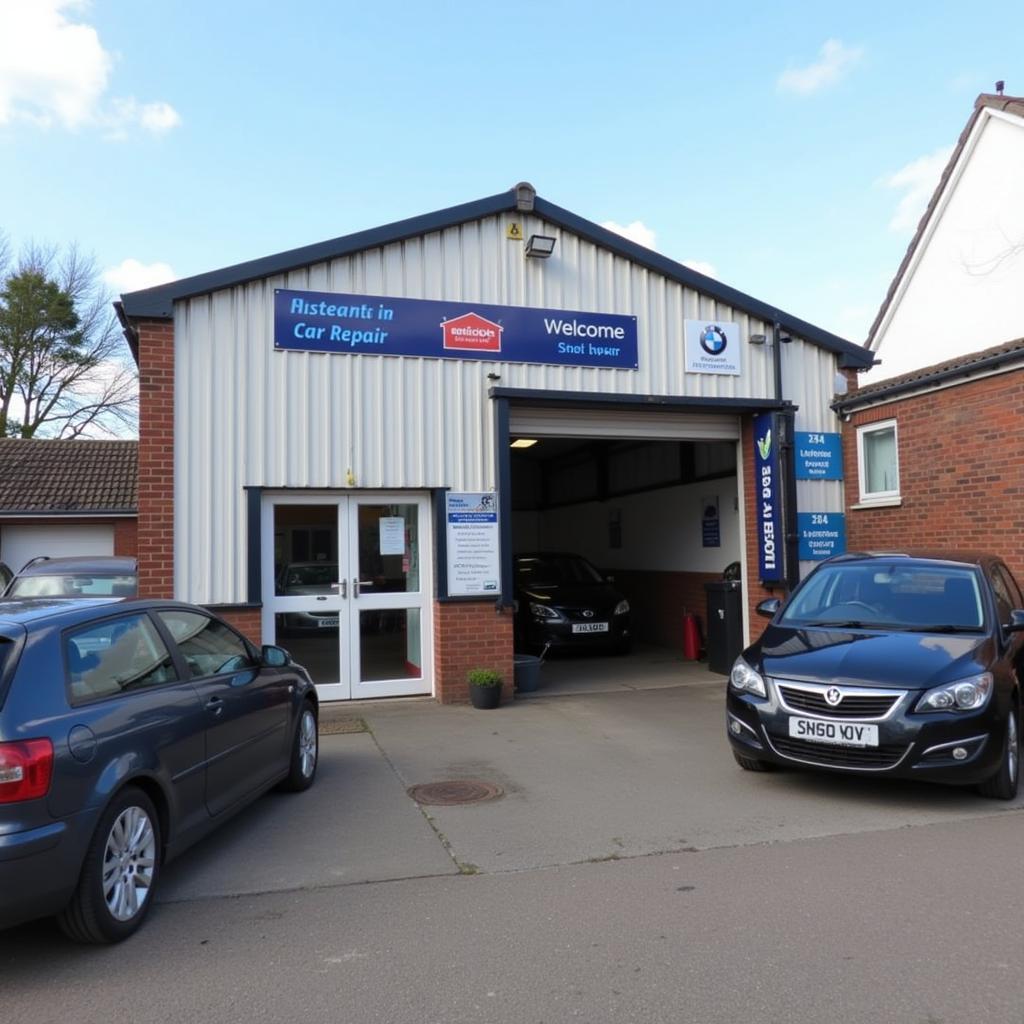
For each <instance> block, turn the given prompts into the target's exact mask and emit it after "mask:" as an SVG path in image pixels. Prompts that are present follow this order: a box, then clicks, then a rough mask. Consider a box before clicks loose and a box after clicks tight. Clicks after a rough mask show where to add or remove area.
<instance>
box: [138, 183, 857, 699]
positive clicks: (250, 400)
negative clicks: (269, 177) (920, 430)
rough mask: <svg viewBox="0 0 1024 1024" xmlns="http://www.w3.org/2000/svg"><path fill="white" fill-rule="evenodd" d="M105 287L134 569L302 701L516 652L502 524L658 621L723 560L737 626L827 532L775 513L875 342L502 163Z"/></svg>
mask: <svg viewBox="0 0 1024 1024" xmlns="http://www.w3.org/2000/svg"><path fill="white" fill-rule="evenodd" d="M118 309H119V313H120V315H121V318H122V322H123V324H124V326H125V330H126V334H127V336H128V339H129V343H130V344H131V346H132V348H133V352H134V353H135V355H136V358H137V360H138V364H139V371H140V405H141V407H140V432H139V434H140V436H139V573H140V589H141V592H142V593H143V594H146V595H150V596H165V597H171V596H174V597H177V598H180V599H184V600H188V601H194V602H198V603H202V604H206V605H210V606H214V607H216V608H217V609H218V610H219V611H220V612H221V613H222V614H224V615H225V617H226V618H228V619H229V620H230V621H233V622H234V623H235V624H236V625H237V626H238V627H239V628H241V629H242V630H243V631H245V632H246V633H247V634H248V635H249V636H250V637H252V638H253V639H254V640H257V641H260V640H262V641H263V642H265V643H270V642H275V641H279V642H281V643H283V644H284V645H285V646H287V647H289V649H291V650H292V651H293V652H294V653H295V654H296V656H297V657H299V659H300V660H302V661H304V662H305V663H307V664H308V665H309V666H310V667H311V668H312V670H313V672H314V675H315V677H316V680H317V683H318V685H319V687H320V692H321V695H322V696H323V697H324V698H325V699H342V700H344V699H353V698H364V697H378V696H400V695H406V694H432V695H434V696H436V697H437V698H438V699H439V700H442V701H457V700H462V699H465V696H466V683H465V674H466V671H467V669H469V668H470V667H474V666H487V667H494V668H497V669H498V670H499V671H501V672H502V674H503V675H504V676H505V677H506V678H511V675H512V672H511V669H512V655H513V635H514V631H515V630H514V616H513V611H512V609H513V605H514V602H515V580H514V565H515V562H514V557H515V555H516V553H517V552H522V551H572V552H575V553H578V554H580V555H583V556H586V557H588V558H589V559H590V561H591V562H593V563H594V564H595V565H596V566H598V567H599V569H600V570H601V571H602V572H603V573H611V574H613V575H614V576H615V579H616V586H618V587H620V588H621V589H622V590H623V591H624V592H625V593H627V596H628V597H629V598H630V601H631V603H632V604H633V606H634V609H635V611H634V613H633V620H634V623H635V625H636V628H637V629H638V630H639V631H641V632H642V633H643V639H646V640H647V641H648V642H654V643H661V644H675V643H677V642H678V639H679V636H680V630H681V619H682V613H683V610H684V609H690V610H691V611H696V612H698V614H699V615H700V616H701V617H702V618H703V617H705V603H704V592H703V584H704V583H705V582H706V581H708V580H709V579H714V578H720V576H721V572H722V570H723V569H724V568H725V566H726V565H728V564H729V563H730V562H739V563H740V575H741V579H742V584H741V585H742V619H743V623H742V629H743V632H744V635H745V636H746V637H749V636H750V634H751V631H752V630H753V629H756V628H757V626H756V625H755V623H754V622H752V620H751V612H752V608H753V606H754V605H755V604H756V603H757V602H758V601H759V600H761V599H762V598H763V597H765V596H767V594H768V593H770V592H771V591H772V590H778V588H784V587H785V586H787V584H792V583H793V582H794V581H795V580H796V578H797V577H798V575H799V573H800V571H801V566H802V567H803V569H804V570H806V568H807V567H808V566H809V565H810V564H811V562H810V560H809V559H810V558H817V557H823V554H822V552H823V551H824V550H825V548H827V545H825V547H823V546H822V544H821V543H820V542H819V544H818V546H817V547H816V548H814V549H813V550H811V548H810V547H808V546H807V544H805V542H804V540H800V538H799V537H798V533H799V531H800V529H801V527H800V525H799V524H800V522H801V520H800V519H799V518H798V516H801V515H814V516H817V517H819V520H820V518H821V517H825V520H826V522H831V523H833V524H836V523H839V522H840V521H841V519H842V512H843V508H844V497H843V485H842V480H841V478H840V477H841V470H839V475H838V476H837V472H836V470H837V469H838V466H837V465H833V464H832V463H831V462H830V456H829V453H830V451H831V450H832V448H833V447H834V448H835V449H836V450H838V437H839V434H838V431H839V421H838V419H837V417H836V414H835V412H833V410H832V409H831V408H830V403H831V401H832V399H833V396H834V393H835V391H836V390H837V389H838V390H842V389H843V387H844V380H845V375H846V374H849V373H853V372H854V371H856V370H858V369H863V368H865V367H867V366H868V365H870V363H871V360H872V356H871V354H870V353H869V352H867V351H866V350H865V349H863V348H861V347H860V346H857V345H854V344H851V343H850V342H847V341H845V340H844V339H842V338H839V337H837V336H835V335H833V334H830V333H829V332H827V331H824V330H821V329H820V328H817V327H815V326H813V325H812V324H809V323H806V322H804V321H802V320H800V319H798V318H796V317H794V316H791V315H789V314H787V313H784V312H782V311H780V310H778V309H776V308H774V307H773V306H771V305H770V304H768V303H765V302H762V301H759V300H757V299H755V298H753V297H751V296H749V295H745V294H743V293H741V292H739V291H737V290H736V289H733V288H729V287H727V286H726V285H723V284H721V283H720V282H718V281H716V280H714V279H712V278H709V277H706V276H704V275H701V274H699V273H697V272H695V271H693V270H690V269H688V268H686V267H684V266H682V265H681V264H678V263H675V262H673V261H672V260H669V259H667V258H665V257H664V256H661V255H659V254H658V253H655V252H653V251H651V250H649V249H645V248H643V247H642V246H639V245H636V244H634V243H632V242H630V241H628V240H626V239H625V238H622V237H620V236H619V235H616V234H614V233H612V232H610V231H608V230H606V229H604V228H601V227H599V226H598V225H597V224H594V223H592V222H590V221H587V220H585V219H583V218H581V217H579V216H578V215H576V214H574V213H572V212H570V211H568V210H566V209H563V208H561V207H558V206H556V205H554V204H553V203H551V202H548V201H546V200H544V199H542V198H541V197H539V196H537V195H536V193H535V191H534V189H533V188H532V187H531V186H530V185H528V184H525V183H523V184H520V185H518V186H516V187H515V188H513V189H511V190H509V191H507V192H502V193H499V194H497V195H494V196H490V197H488V198H485V199H482V200H478V201H475V202H470V203H466V204H464V205H461V206H457V207H453V208H450V209H447V210H442V211H439V212H436V213H432V214H427V215H424V216H421V217H415V218H412V219H410V220H406V221H402V222H399V223H395V224H390V225H387V226H385V227H381V228H377V229H373V230H369V231H364V232H360V233H358V234H354V235H349V236H346V237H343V238H339V239H335V240H332V241H329V242H324V243H320V244H316V245H311V246H308V247H305V248H301V249H297V250H293V251H290V252H286V253H281V254H278V255H275V256H269V257H265V258H262V259H257V260H253V261H252V262H249V263H245V264H240V265H238V266H235V267H229V268H226V269H224V270H218V271H214V272H211V273H207V274H202V275H199V276H197V277H193V278H188V279H185V280H180V281H175V282H173V283H171V284H167V285H162V286H160V287H157V288H151V289H147V290H145V291H140V292H134V293H131V294H127V295H124V296H122V298H121V302H120V303H119V304H118ZM804 441H806V442H808V443H809V444H810V451H811V453H812V454H813V453H814V452H817V454H818V455H820V456H822V460H823V461H822V460H819V462H820V464H821V465H824V466H825V469H823V470H821V471H820V472H817V474H816V473H815V471H814V470H813V468H812V469H811V470H810V471H809V473H810V475H808V473H807V472H804V473H800V471H799V470H800V466H801V465H803V466H804V469H805V470H806V469H807V467H808V466H810V465H811V463H812V462H813V461H814V460H813V459H810V458H807V457H805V456H806V452H804V453H801V446H803V447H804V448H807V445H806V444H803V442H804ZM819 449H820V450H819ZM801 460H802V462H801ZM816 475H817V478H815V477H816ZM797 476H801V477H803V478H802V479H797ZM831 517H835V518H831ZM817 532H818V533H822V532H826V533H827V532H828V530H825V531H817ZM834 532H835V534H836V536H834V537H833V538H832V540H833V549H835V544H841V537H840V536H839V534H840V533H841V530H836V531H834ZM805 539H806V538H805ZM808 543H809V542H808ZM801 556H803V557H802V558H801Z"/></svg>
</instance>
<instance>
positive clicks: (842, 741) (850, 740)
mask: <svg viewBox="0 0 1024 1024" xmlns="http://www.w3.org/2000/svg"><path fill="white" fill-rule="evenodd" d="M789 735H790V736H791V737H793V739H798V740H810V741H811V742H812V743H831V744H834V745H835V746H837V747H877V746H878V726H877V725H862V724H860V723H859V722H823V721H821V720H820V719H818V718H791V719H790V720H789Z"/></svg>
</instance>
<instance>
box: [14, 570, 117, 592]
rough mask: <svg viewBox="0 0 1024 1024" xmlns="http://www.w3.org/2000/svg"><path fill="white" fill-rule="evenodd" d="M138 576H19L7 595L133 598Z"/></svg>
mask: <svg viewBox="0 0 1024 1024" xmlns="http://www.w3.org/2000/svg"><path fill="white" fill-rule="evenodd" d="M135 589H136V587H135V576H133V575H124V576H103V575H100V574H96V575H94V576H61V575H53V576H19V577H18V578H17V579H16V580H15V581H14V582H13V583H12V584H11V589H10V591H8V593H7V596H8V597H134V596H135Z"/></svg>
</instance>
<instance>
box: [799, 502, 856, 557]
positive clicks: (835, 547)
mask: <svg viewBox="0 0 1024 1024" xmlns="http://www.w3.org/2000/svg"><path fill="white" fill-rule="evenodd" d="M796 526H797V532H798V533H799V534H800V560H801V561H802V562H820V561H822V560H824V559H826V558H831V557H832V556H833V555H841V554H843V553H844V552H845V551H846V516H845V515H844V514H843V513H842V512H798V513H797V517H796Z"/></svg>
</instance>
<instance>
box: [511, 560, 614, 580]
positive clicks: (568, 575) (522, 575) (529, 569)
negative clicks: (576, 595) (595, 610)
mask: <svg viewBox="0 0 1024 1024" xmlns="http://www.w3.org/2000/svg"><path fill="white" fill-rule="evenodd" d="M516 575H517V577H518V579H519V582H520V583H522V584H524V585H525V586H534V587H558V586H564V585H566V584H579V583H603V582H604V580H603V578H602V577H601V574H600V573H599V572H598V571H597V570H596V569H595V568H594V567H593V566H592V565H591V564H590V563H589V562H588V561H587V560H586V559H585V558H580V557H578V556H576V555H554V556H549V557H546V558H521V559H519V561H518V562H517V563H516Z"/></svg>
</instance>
